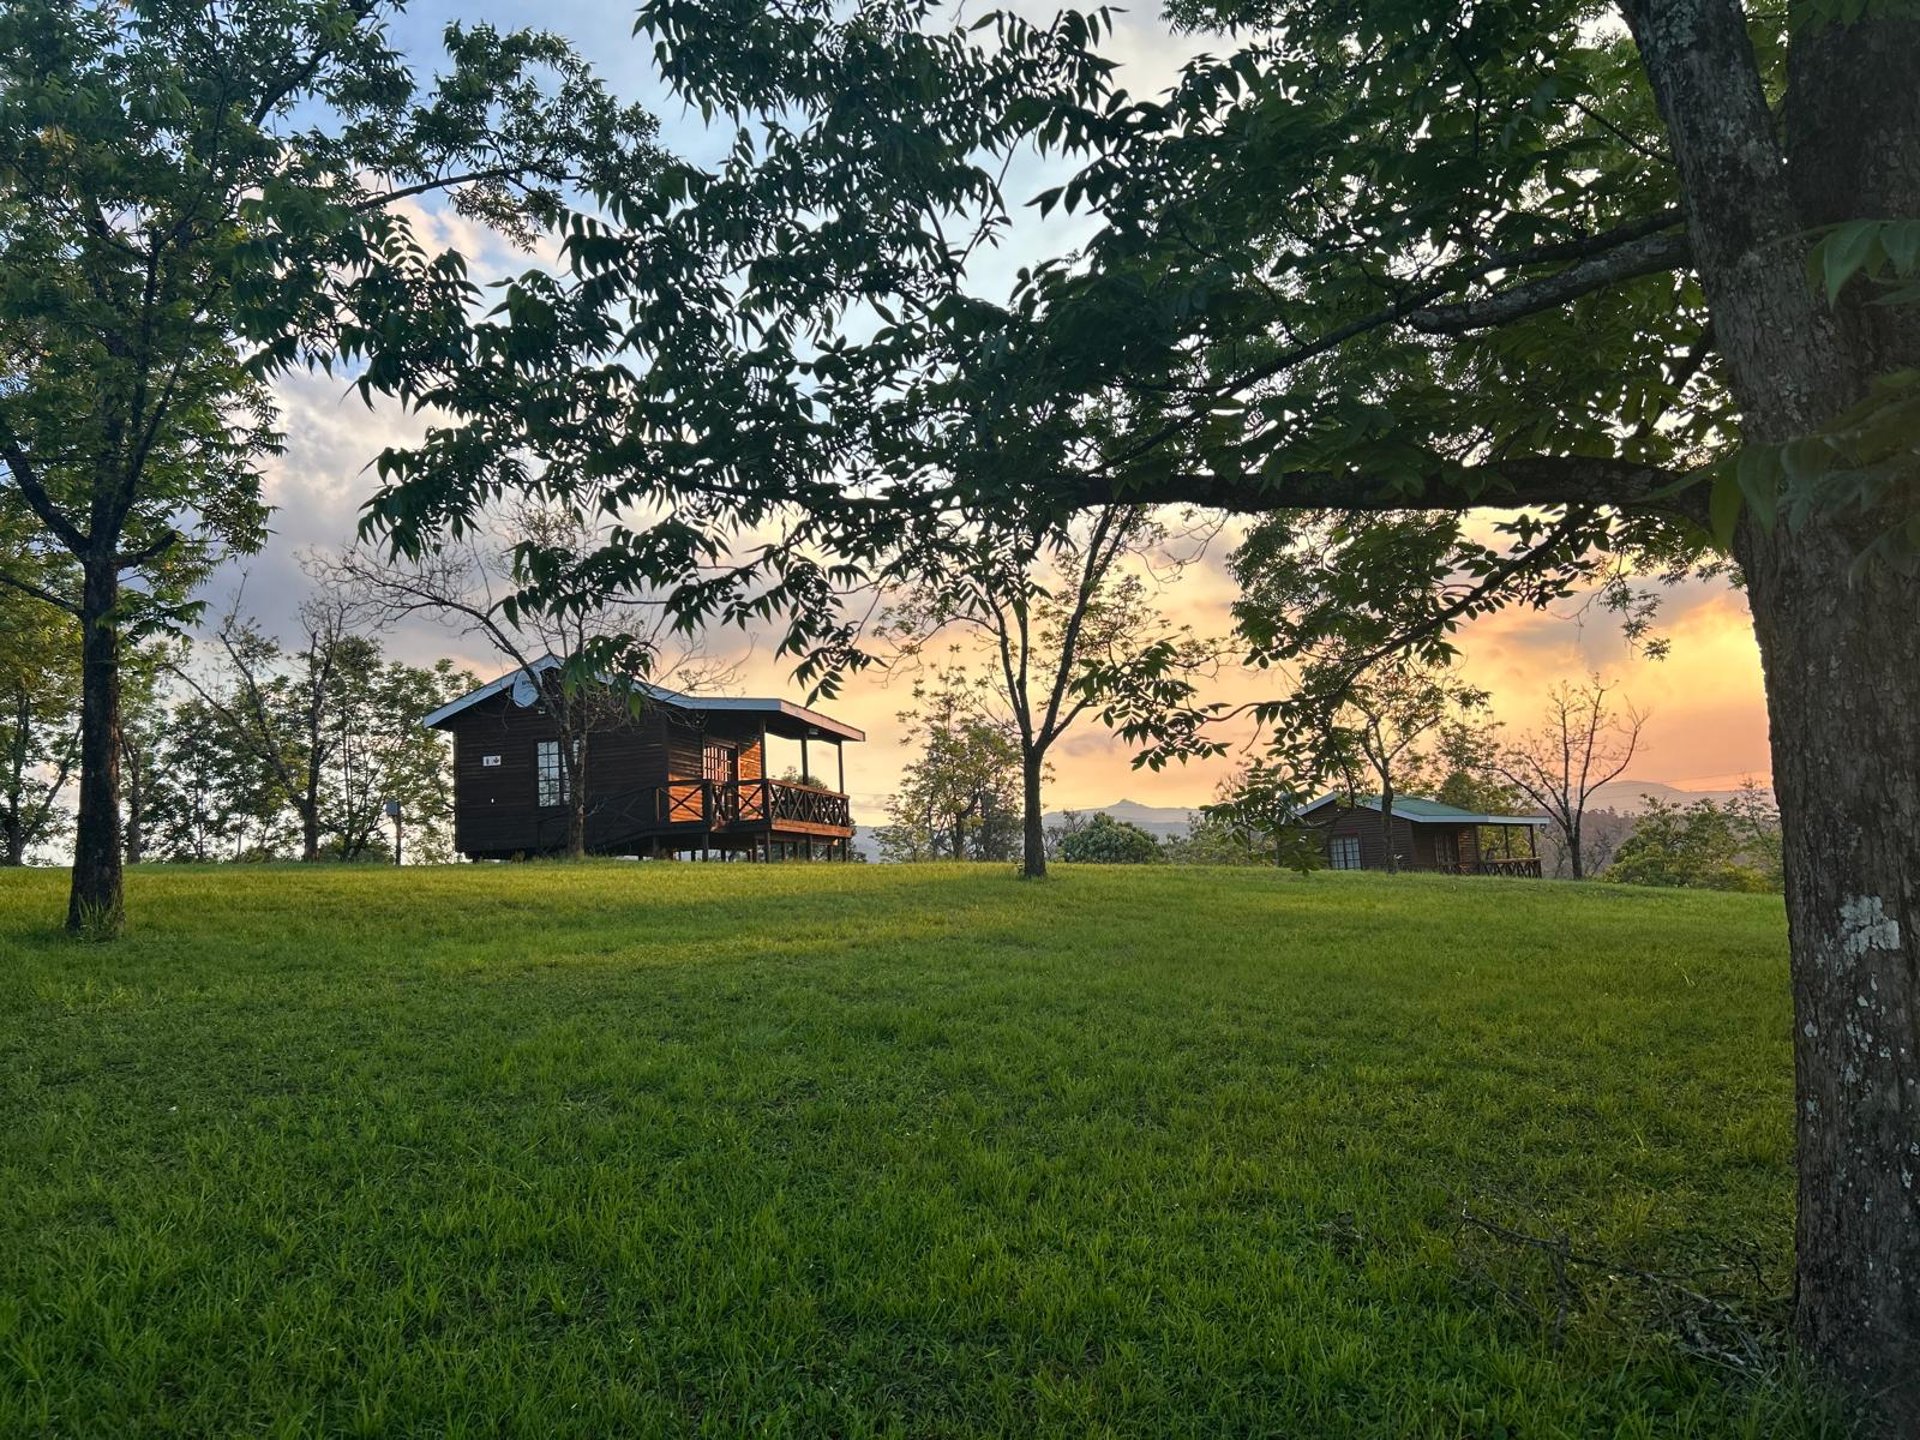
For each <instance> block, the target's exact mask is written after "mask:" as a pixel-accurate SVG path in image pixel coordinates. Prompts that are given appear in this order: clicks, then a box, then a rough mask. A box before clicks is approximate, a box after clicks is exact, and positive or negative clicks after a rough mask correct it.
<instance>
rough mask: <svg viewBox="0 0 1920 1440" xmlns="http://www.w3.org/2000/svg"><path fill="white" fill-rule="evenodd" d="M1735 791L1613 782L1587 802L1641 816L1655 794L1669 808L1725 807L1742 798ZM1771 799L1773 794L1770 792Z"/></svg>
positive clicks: (1593, 806) (1595, 807)
mask: <svg viewBox="0 0 1920 1440" xmlns="http://www.w3.org/2000/svg"><path fill="white" fill-rule="evenodd" d="M1739 793H1740V791H1739V790H1738V789H1737V788H1736V789H1732V790H1682V789H1680V788H1679V787H1678V786H1675V785H1666V784H1662V783H1661V782H1660V781H1658V780H1612V781H1609V782H1608V783H1607V784H1605V785H1602V786H1601V787H1600V788H1599V789H1598V790H1596V791H1594V792H1593V798H1592V799H1591V800H1589V801H1588V802H1587V808H1588V809H1589V810H1615V811H1618V812H1619V813H1620V814H1622V815H1638V814H1639V813H1640V812H1641V811H1643V810H1645V809H1646V808H1647V805H1646V799H1645V797H1647V796H1649V795H1651V796H1652V797H1653V798H1654V799H1655V800H1658V801H1660V802H1661V803H1662V804H1666V805H1691V804H1692V803H1693V802H1694V801H1696V800H1712V801H1715V802H1717V803H1721V804H1724V803H1725V802H1726V801H1728V800H1731V799H1732V798H1733V797H1734V796H1736V795H1738V794H1739ZM1767 793H1768V795H1769V796H1771V794H1772V792H1771V791H1768V792H1767Z"/></svg>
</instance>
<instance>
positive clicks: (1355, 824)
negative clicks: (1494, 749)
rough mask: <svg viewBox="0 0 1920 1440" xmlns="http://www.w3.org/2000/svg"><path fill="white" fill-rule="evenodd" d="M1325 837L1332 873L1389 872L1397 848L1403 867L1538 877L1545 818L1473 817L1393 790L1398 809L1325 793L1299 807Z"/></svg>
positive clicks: (1304, 819)
mask: <svg viewBox="0 0 1920 1440" xmlns="http://www.w3.org/2000/svg"><path fill="white" fill-rule="evenodd" d="M1300 820H1301V823H1303V824H1305V825H1308V826H1311V827H1313V828H1314V829H1316V830H1318V831H1319V832H1320V833H1321V835H1322V836H1323V837H1324V842H1325V847H1326V857H1327V865H1328V866H1329V867H1330V868H1331V869H1334V870H1384V869H1386V868H1387V847H1388V846H1389V845H1391V846H1392V847H1393V851H1394V854H1395V855H1396V856H1397V858H1398V861H1399V868H1400V869H1402V870H1433V871H1439V872H1440V873H1442V874H1446V875H1524V876H1527V877H1529V878H1532V879H1536V880H1537V879H1539V878H1540V852H1539V848H1538V843H1537V840H1536V835H1537V832H1538V831H1539V829H1540V827H1541V826H1543V825H1545V824H1546V823H1547V822H1546V820H1545V819H1544V818H1542V817H1540V816H1537V815H1476V814H1474V813H1473V812H1472V811H1470V810H1461V809H1459V808H1457V807H1456V806H1453V805H1442V804H1441V803H1440V802H1439V801H1438V800H1421V799H1418V798H1416V797H1413V796H1401V795H1396V796H1395V797H1394V800H1393V814H1392V815H1391V816H1383V815H1381V813H1380V797H1379V796H1378V795H1352V796H1348V795H1342V794H1334V795H1325V796H1322V797H1321V798H1320V799H1318V800H1316V801H1314V802H1313V804H1311V805H1309V806H1307V807H1306V808H1305V809H1303V810H1302V811H1301V812H1300Z"/></svg>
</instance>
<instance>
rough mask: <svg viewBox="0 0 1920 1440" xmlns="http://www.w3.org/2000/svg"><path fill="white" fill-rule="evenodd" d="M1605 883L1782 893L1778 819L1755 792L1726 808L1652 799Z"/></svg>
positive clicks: (1744, 793) (1704, 801)
mask: <svg viewBox="0 0 1920 1440" xmlns="http://www.w3.org/2000/svg"><path fill="white" fill-rule="evenodd" d="M1607 878H1608V879H1609V880H1615V881H1619V882H1621V883H1623V884H1629V885H1669V886H1680V887H1687V888H1694V889H1704V890H1753V891H1763V890H1778V889H1779V888H1780V887H1781V872H1780V822H1779V817H1778V815H1777V814H1776V813H1775V812H1774V811H1773V808H1772V805H1771V804H1770V803H1769V802H1768V801H1767V799H1766V797H1765V796H1764V795H1762V794H1761V793H1760V792H1759V791H1758V789H1757V788H1755V787H1752V786H1749V787H1748V789H1746V790H1743V791H1742V792H1741V794H1740V795H1738V796H1736V797H1735V798H1734V799H1732V800H1730V801H1728V802H1727V803H1726V804H1724V805H1722V804H1716V803H1715V802H1714V801H1712V800H1710V799H1702V800H1696V801H1694V802H1693V803H1692V804H1690V805H1686V806H1680V805H1670V804H1666V803H1664V802H1662V801H1659V800H1654V799H1651V798H1649V800H1648V801H1647V809H1646V812H1645V813H1644V814H1642V815H1641V817H1640V822H1639V824H1638V825H1637V826H1635V827H1634V832H1633V834H1632V835H1630V836H1628V837H1627V839H1626V840H1625V841H1624V842H1623V843H1622V844H1621V846H1620V849H1619V851H1618V853H1616V854H1615V856H1614V860H1613V865H1612V867H1611V868H1610V869H1609V870H1608V871H1607Z"/></svg>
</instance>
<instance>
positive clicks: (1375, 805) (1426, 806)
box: [1300, 790, 1548, 827]
mask: <svg viewBox="0 0 1920 1440" xmlns="http://www.w3.org/2000/svg"><path fill="white" fill-rule="evenodd" d="M1336 802H1338V803H1341V804H1351V805H1355V806H1362V807H1364V808H1366V809H1368V810H1378V809H1379V808H1380V797H1379V796H1378V795H1355V796H1352V797H1351V798H1349V797H1348V796H1346V795H1343V794H1341V793H1340V792H1339V791H1337V790H1336V791H1334V792H1333V793H1332V794H1329V795H1322V796H1321V797H1320V798H1319V799H1318V800H1316V801H1314V802H1313V803H1312V804H1311V805H1309V806H1307V807H1306V808H1305V809H1303V810H1301V812H1300V813H1301V815H1303V816H1306V815H1311V814H1312V813H1313V812H1314V811H1316V810H1318V809H1320V807H1321V806H1323V805H1331V804H1334V803H1336ZM1393 818H1394V819H1396V820H1411V821H1412V822H1413V823H1415V824H1416V825H1526V826H1535V827H1538V826H1543V825H1546V824H1547V823H1548V821H1547V818H1546V817H1545V816H1544V815H1476V814H1474V813H1473V811H1471V810H1462V809H1461V808H1460V807H1459V806H1457V805H1443V804H1441V803H1440V802H1439V801H1438V800H1421V799H1419V798H1417V797H1414V796H1410V795H1396V796H1394V797H1393Z"/></svg>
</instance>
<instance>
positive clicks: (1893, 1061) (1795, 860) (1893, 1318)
mask: <svg viewBox="0 0 1920 1440" xmlns="http://www.w3.org/2000/svg"><path fill="white" fill-rule="evenodd" d="M1858 538H1859V537H1857V536H1856V537H1846V536H1842V535H1839V534H1836V533H1834V532H1833V531H1832V530H1831V529H1829V528H1827V527H1824V526H1820V527H1803V528H1800V529H1797V530H1792V531H1776V532H1775V533H1774V534H1772V535H1763V534H1758V533H1754V532H1753V531H1749V533H1748V534H1746V535H1745V536H1744V537H1743V540H1742V544H1741V547H1740V548H1741V559H1742V562H1743V565H1744V568H1745V571H1746V574H1747V577H1748V584H1749V590H1750V594H1751V597H1752V604H1753V613H1754V628H1755V630H1756V632H1757V633H1758V635H1759V638H1760V648H1761V654H1762V657H1763V659H1764V662H1765V665H1766V677H1767V701H1768V710H1769V713H1770V715H1771V718H1772V725H1773V783H1774V789H1775V792H1776V794H1777V795H1778V797H1779V802H1780V811H1781V816H1782V818H1783V822H1784V827H1785V835H1784V840H1785V861H1786V886H1787V920H1788V926H1789V930H1790V933H1791V936H1792V948H1793V995H1794V1074H1795V1114H1796V1117H1797V1120H1798V1143H1799V1215H1798V1224H1797V1231H1796V1241H1797V1250H1798V1261H1799V1265H1798V1301H1797V1305H1796V1325H1797V1330H1798V1334H1799V1339H1800V1342H1801V1344H1802V1345H1803V1346H1804V1348H1805V1349H1806V1350H1807V1351H1808V1353H1809V1354H1811V1355H1813V1356H1815V1357H1817V1358H1818V1359H1819V1360H1820V1361H1821V1362H1822V1363H1823V1364H1824V1365H1825V1366H1826V1367H1828V1369H1829V1370H1831V1371H1833V1372H1834V1373H1836V1374H1837V1375H1838V1376H1839V1377H1840V1378H1842V1379H1843V1380H1846V1381H1848V1382H1852V1383H1854V1384H1856V1385H1857V1386H1859V1387H1861V1388H1862V1389H1864V1390H1866V1391H1868V1392H1870V1393H1876V1394H1878V1395H1879V1396H1880V1406H1879V1408H1880V1409H1881V1410H1882V1411H1883V1412H1884V1415H1885V1418H1886V1422H1887V1424H1888V1425H1889V1426H1890V1427H1891V1428H1892V1429H1893V1431H1894V1433H1898V1434H1904V1435H1914V1434H1920V854H1917V852H1920V580H1916V579H1915V578H1914V577H1913V576H1911V575H1908V576H1897V575H1893V574H1890V573H1887V572H1884V571H1883V572H1881V573H1879V574H1877V575H1874V576H1871V577H1869V578H1867V579H1865V580H1858V581H1854V582H1852V583H1850V582H1849V576H1848V568H1849V566H1850V565H1851V564H1852V561H1853V557H1854V554H1855V553H1856V547H1857V544H1858ZM1842 695H1844V696H1845V697H1846V699H1845V702H1844V703H1836V701H1835V697H1836V696H1842Z"/></svg>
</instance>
